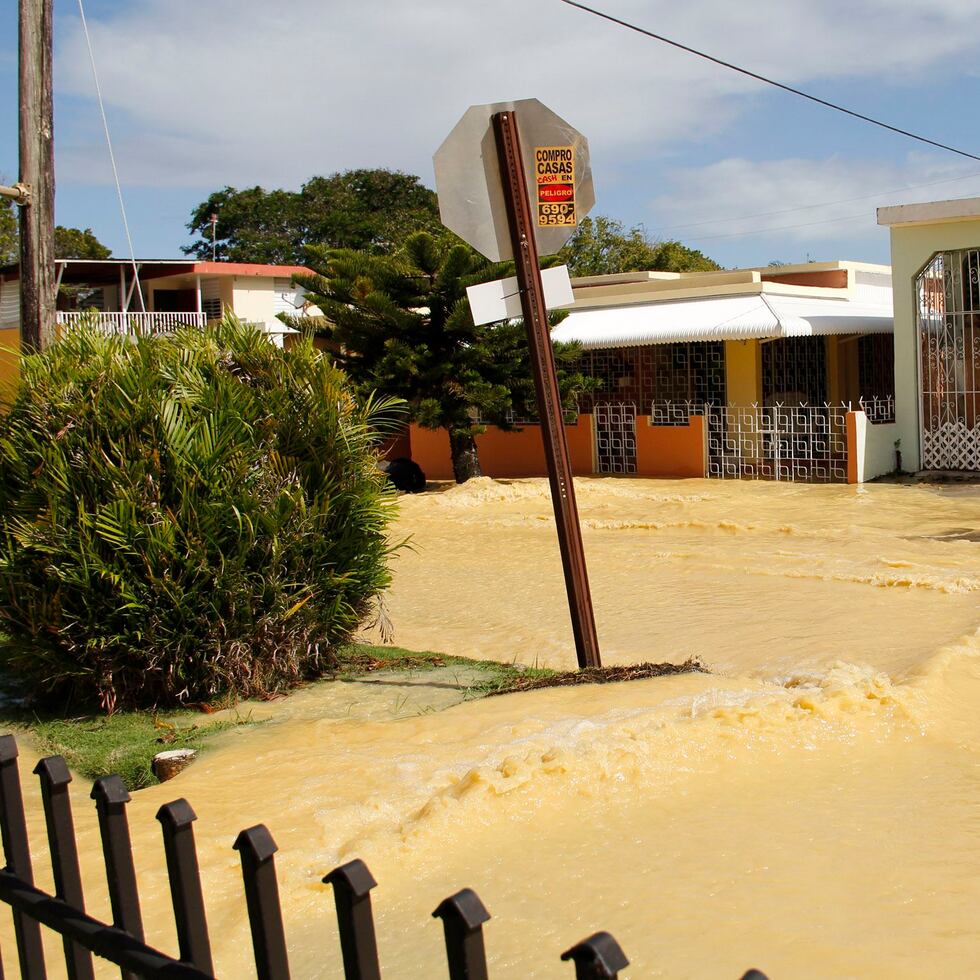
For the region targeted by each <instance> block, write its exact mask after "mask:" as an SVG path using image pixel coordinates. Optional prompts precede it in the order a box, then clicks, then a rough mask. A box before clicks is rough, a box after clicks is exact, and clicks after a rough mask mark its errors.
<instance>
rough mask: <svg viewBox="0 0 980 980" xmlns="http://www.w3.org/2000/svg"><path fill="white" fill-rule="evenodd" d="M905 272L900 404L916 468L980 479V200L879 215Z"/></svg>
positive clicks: (898, 331) (898, 325)
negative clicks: (964, 473) (978, 475)
mask: <svg viewBox="0 0 980 980" xmlns="http://www.w3.org/2000/svg"><path fill="white" fill-rule="evenodd" d="M878 224H880V225H884V226H886V227H888V228H889V229H890V232H891V251H892V268H893V270H894V275H895V379H896V382H897V384H898V388H899V390H900V391H902V392H906V391H907V392H909V393H910V394H911V397H907V398H902V399H899V400H898V402H897V403H896V417H895V421H896V427H897V438H898V439H900V440H901V450H902V457H903V460H904V462H905V466H906V468H908V469H924V470H960V471H967V472H971V473H978V472H980V198H978V197H974V198H967V199H962V200H953V201H934V202H931V203H927V204H903V205H898V206H896V207H887V208H879V209H878Z"/></svg>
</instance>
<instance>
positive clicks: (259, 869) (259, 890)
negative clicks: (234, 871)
mask: <svg viewBox="0 0 980 980" xmlns="http://www.w3.org/2000/svg"><path fill="white" fill-rule="evenodd" d="M233 847H234V849H235V850H236V851H238V852H239V854H240V855H241V858H242V878H243V880H244V882H245V902H246V904H247V906H248V921H249V925H250V926H251V929H252V947H253V949H254V950H255V966H256V970H257V971H258V975H259V980H288V977H289V960H288V957H287V955H286V937H285V934H284V932H283V926H282V909H281V908H280V905H279V884H278V882H277V881H276V863H275V857H274V855H275V853H276V851H277V850H279V848H278V847H277V846H276V842H275V841H274V840H273V839H272V834H270V833H269V831H268V828H266V827H265V825H264V824H256V826H254V827H249V828H248V830H243V831H242V832H241V833H240V834H239V835H238V837H237V838H235V843H234V845H233Z"/></svg>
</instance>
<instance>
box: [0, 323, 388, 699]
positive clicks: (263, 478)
mask: <svg viewBox="0 0 980 980" xmlns="http://www.w3.org/2000/svg"><path fill="white" fill-rule="evenodd" d="M399 412H400V405H399V404H398V403H397V402H395V401H393V400H391V399H388V400H384V401H377V400H371V399H368V400H367V401H366V402H358V401H357V400H355V398H354V397H353V396H352V394H351V392H350V389H349V386H348V383H347V379H346V377H345V375H344V374H343V372H342V371H341V370H340V369H338V368H337V367H336V366H335V365H333V364H332V363H331V362H330V361H329V360H328V359H327V358H325V357H322V356H321V355H320V354H319V353H318V352H317V351H316V350H314V348H313V345H312V342H311V341H309V340H302V341H300V342H299V343H298V344H297V345H296V346H295V347H293V348H292V349H290V350H282V349H279V348H276V347H275V346H274V345H273V344H271V343H270V342H269V340H268V338H267V337H266V336H265V335H264V334H262V333H261V332H259V331H258V330H257V329H255V328H254V327H250V326H247V325H244V324H242V323H240V322H238V321H237V320H235V319H234V318H231V317H226V318H225V320H223V321H222V322H220V323H218V324H216V325H214V326H212V327H209V328H208V329H207V330H205V331H203V332H202V331H200V330H191V329H188V330H184V331H180V332H178V333H177V334H175V335H172V336H166V337H164V336H156V337H140V338H137V339H134V338H131V337H130V338H126V337H118V336H106V335H103V334H101V333H99V332H97V331H96V330H94V329H86V328H82V329H78V330H75V331H73V332H71V333H70V334H69V335H68V336H67V337H65V338H64V339H63V340H61V341H60V342H59V343H57V344H55V345H54V346H52V347H51V348H50V349H48V350H46V351H45V352H44V353H42V354H39V355H35V356H31V357H27V358H25V359H24V360H23V362H22V370H21V382H20V384H19V387H18V388H17V390H16V392H15V394H14V396H13V399H12V402H11V404H10V406H9V410H8V412H7V413H6V415H5V416H4V417H2V418H0V632H5V633H6V637H5V638H4V641H3V644H2V646H0V666H3V667H4V668H5V669H6V671H7V674H8V675H10V676H13V677H19V678H24V679H26V680H28V681H29V682H31V684H32V686H33V689H34V691H35V692H37V693H38V694H46V695H50V696H57V697H70V698H74V699H77V700H82V701H92V700H97V701H98V702H99V703H100V704H101V706H102V707H103V708H104V709H106V710H109V711H111V710H114V709H115V708H117V707H124V706H125V707H135V706H145V705H164V704H172V703H176V702H186V701H200V700H208V699H213V698H214V697H216V696H219V695H224V694H231V695H234V696H241V697H251V696H261V695H267V694H269V693H272V692H276V691H281V690H283V689H285V688H287V687H288V686H289V685H292V684H295V683H296V682H298V681H300V680H302V679H304V678H308V677H311V676H314V675H316V674H318V673H319V672H322V671H323V670H324V669H325V668H326V667H329V666H330V665H331V664H332V663H334V662H335V655H334V652H333V651H334V649H335V647H336V646H337V645H338V644H339V643H341V642H343V641H344V640H345V639H346V638H347V637H348V636H349V635H350V633H351V631H352V630H353V629H354V628H355V627H356V626H357V625H358V623H359V622H360V621H361V620H362V619H363V617H364V616H365V614H366V612H367V611H368V609H369V607H370V605H371V602H372V600H373V599H374V598H375V597H377V596H378V595H379V593H380V592H381V591H382V590H383V589H384V588H385V587H386V586H387V584H388V582H389V573H388V569H387V561H388V558H389V555H390V547H389V544H388V538H387V534H386V527H387V524H388V521H389V518H390V517H391V516H392V507H393V498H392V495H391V492H390V491H389V490H388V489H387V488H386V486H385V484H384V482H383V480H382V476H381V474H379V472H378V470H377V465H376V464H377V457H376V450H375V447H376V445H377V443H378V441H379V439H380V438H382V437H383V436H384V435H385V434H386V433H387V432H388V431H390V430H391V428H392V427H393V426H394V425H396V424H397V422H398V419H397V416H398V415H399Z"/></svg>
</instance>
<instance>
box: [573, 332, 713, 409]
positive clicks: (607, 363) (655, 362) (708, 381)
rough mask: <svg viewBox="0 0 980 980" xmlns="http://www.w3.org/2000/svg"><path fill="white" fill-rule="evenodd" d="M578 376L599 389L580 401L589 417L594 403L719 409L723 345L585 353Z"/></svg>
mask: <svg viewBox="0 0 980 980" xmlns="http://www.w3.org/2000/svg"><path fill="white" fill-rule="evenodd" d="M578 370H580V371H581V372H582V373H583V374H585V375H588V376H591V377H593V378H598V379H599V382H600V386H599V389H598V390H597V391H596V392H594V393H592V394H591V395H590V396H589V397H587V398H582V399H581V403H582V408H583V410H585V411H591V409H592V407H593V406H594V405H595V404H596V403H599V402H603V403H611V402H634V403H635V404H637V405H649V404H650V403H651V402H653V401H662V402H668V401H670V402H682V401H691V402H715V403H717V404H722V405H723V404H724V403H725V397H726V396H725V344H724V342H723V341H692V342H690V343H687V342H685V343H673V344H652V345H648V346H643V347H617V348H605V349H599V350H592V351H586V352H585V353H584V354H583V355H582V359H581V361H580V362H579V364H578Z"/></svg>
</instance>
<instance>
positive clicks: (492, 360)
mask: <svg viewBox="0 0 980 980" xmlns="http://www.w3.org/2000/svg"><path fill="white" fill-rule="evenodd" d="M306 264H307V265H308V266H309V267H310V268H311V269H313V270H315V274H314V275H309V276H297V277H296V281H297V282H299V283H300V284H301V285H303V286H304V287H305V288H306V289H307V290H308V294H309V295H308V299H309V300H310V301H311V302H312V303H314V304H316V306H318V307H319V308H320V309H321V310H322V311H323V314H324V317H323V318H322V319H320V320H317V321H316V322H315V323H316V325H315V330H316V332H317V334H318V335H319V336H321V337H324V338H326V339H327V340H328V341H329V345H330V349H331V350H332V352H333V357H334V358H335V360H336V361H337V363H338V364H339V365H340V366H341V367H342V368H343V369H344V370H345V371H346V372H347V374H348V376H349V377H350V378H351V379H352V381H353V382H354V383H355V384H356V385H357V386H358V388H359V389H360V392H361V394H362V395H364V396H365V397H366V396H369V395H370V394H371V393H373V392H375V391H377V392H380V393H382V394H384V395H391V396H397V397H399V398H403V399H404V400H405V401H406V402H407V403H408V405H409V409H410V414H411V419H412V421H415V422H418V423H419V424H420V425H422V426H425V427H426V428H430V429H439V428H444V429H446V430H447V431H448V433H449V444H450V449H451V452H452V462H453V474H454V476H455V478H456V481H457V482H458V483H463V482H465V481H466V480H468V479H469V478H470V477H473V476H480V475H482V473H481V470H480V460H479V454H478V452H477V446H476V440H475V438H474V437H475V436H476V435H478V434H479V433H480V432H481V431H483V429H484V426H485V424H487V423H489V424H493V425H497V426H498V427H500V428H502V429H510V428H513V425H512V424H511V423H510V422H509V421H508V412H509V411H510V410H513V412H514V413H515V414H516V415H517V416H519V417H521V416H527V415H529V414H532V415H533V413H534V404H535V402H534V385H533V382H532V380H531V375H530V365H529V355H528V348H527V337H526V334H525V331H524V326H523V324H522V323H521V322H519V321H514V322H506V323H497V324H485V325H482V326H474V324H473V318H472V316H471V315H470V308H469V302H468V301H467V299H466V287H467V286H470V285H473V284H474V283H478V282H487V281H489V280H492V279H497V278H502V277H503V276H506V275H509V274H512V270H511V269H509V268H508V266H507V265H506V264H496V265H495V264H493V263H490V262H488V261H487V260H486V259H484V258H483V257H482V256H481V255H479V254H478V253H476V252H475V251H474V250H473V249H471V248H470V247H469V246H468V245H465V244H463V243H461V242H460V241H459V239H455V238H451V237H448V236H447V237H441V238H437V237H435V236H433V235H431V234H429V233H427V232H419V233H417V234H414V235H412V236H410V237H409V238H408V239H407V241H406V243H405V245H404V247H403V248H402V249H401V250H400V251H399V252H397V253H395V254H394V255H372V254H369V253H366V252H357V251H352V250H348V249H328V248H324V247H321V246H308V247H307V260H306ZM560 319H561V315H560V314H559V315H557V316H556V317H555V322H557V321H558V320H560ZM293 322H294V323H295V324H297V325H298V323H299V322H301V321H293ZM580 354H581V349H580V347H579V345H577V344H556V345H555V358H556V361H557V362H558V364H559V381H560V385H561V388H562V394H563V397H564V399H565V401H566V405H569V406H570V405H572V404H574V400H575V398H576V396H577V395H578V394H579V393H580V392H582V391H585V390H591V388H593V387H594V382H593V381H592V380H591V379H589V378H585V377H583V376H582V375H581V374H580V373H578V371H577V367H576V365H577V362H578V360H579V356H580ZM477 419H479V420H480V422H481V423H484V424H478V423H477Z"/></svg>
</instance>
